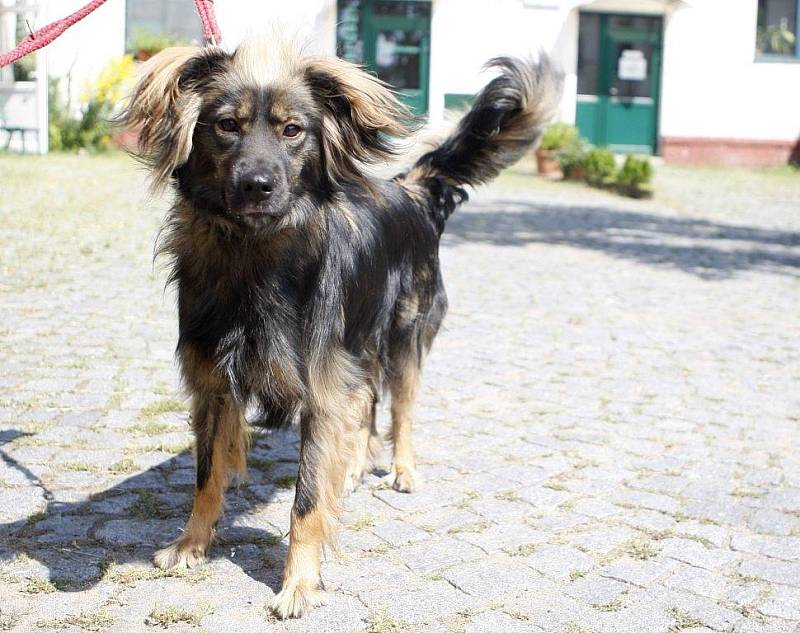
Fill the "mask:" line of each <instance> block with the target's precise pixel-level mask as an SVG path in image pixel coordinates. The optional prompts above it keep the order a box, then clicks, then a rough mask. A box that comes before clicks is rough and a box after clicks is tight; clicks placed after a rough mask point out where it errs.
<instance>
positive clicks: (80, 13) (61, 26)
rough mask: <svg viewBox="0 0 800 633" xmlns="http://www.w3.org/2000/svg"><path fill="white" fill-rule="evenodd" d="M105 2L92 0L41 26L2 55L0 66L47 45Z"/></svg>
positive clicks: (104, 0) (0, 56) (103, 0)
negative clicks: (70, 13)
mask: <svg viewBox="0 0 800 633" xmlns="http://www.w3.org/2000/svg"><path fill="white" fill-rule="evenodd" d="M105 2H106V0H92V1H91V2H90V3H89V4H87V5H86V6H85V7H83V8H82V9H78V10H77V11H76V12H75V13H73V14H72V15H68V16H67V17H65V18H62V19H60V20H56V21H55V22H53V23H52V24H48V25H47V26H43V27H42V28H40V29H39V30H38V31H34V32H33V33H31V34H30V35H28V37H26V38H25V39H24V40H22V41H21V42H20V43H19V45H18V46H17V47H16V48H15V49H14V50H11V51H9V52H8V53H5V54H4V55H0V68H2V67H3V66H8V65H9V64H13V63H14V62H15V61H17V60H18V59H20V58H22V57H25V55H30V54H31V53H32V52H34V51H38V50H39V49H40V48H42V47H44V46H47V45H48V44H49V43H50V42H52V41H53V40H54V39H56V38H57V37H58V36H59V35H61V34H62V33H63V32H64V31H66V30H67V29H68V28H69V27H71V26H72V25H73V24H75V23H76V22H80V21H81V20H83V18H85V17H86V16H87V15H89V14H90V13H91V12H92V11H94V10H95V9H97V8H99V7H100V6H102V5H103V4H105Z"/></svg>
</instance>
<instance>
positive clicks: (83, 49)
mask: <svg viewBox="0 0 800 633" xmlns="http://www.w3.org/2000/svg"><path fill="white" fill-rule="evenodd" d="M85 4H86V0H41V5H40V6H41V10H40V13H39V15H40V16H41V17H40V19H39V24H37V25H36V28H39V27H41V26H44V25H45V24H49V23H50V22H54V21H56V20H59V19H61V18H63V17H65V16H67V15H69V14H70V13H73V12H74V11H77V10H78V9H80V8H81V7H82V6H84V5H85ZM124 53H125V0H109V1H108V2H106V3H105V4H104V5H103V6H101V7H100V8H99V9H97V10H96V11H95V12H94V13H92V14H91V15H89V16H87V17H86V18H84V19H83V20H81V21H80V22H78V23H77V24H75V25H74V26H72V28H69V29H67V30H66V31H65V32H64V34H63V35H62V36H61V37H59V38H58V39H57V40H55V41H54V42H53V43H52V44H50V45H49V46H48V47H47V72H48V75H50V76H51V77H60V78H62V79H63V81H62V84H63V85H62V90H66V84H67V78H68V77H70V78H71V79H70V81H69V84H70V99H71V103H72V106H73V107H77V106H78V105H79V104H80V96H81V93H82V92H83V89H84V86H85V85H86V82H87V81H91V80H93V79H95V78H96V77H97V75H99V74H100V71H101V70H103V68H105V66H106V65H107V64H108V62H109V60H111V59H112V58H113V57H119V56H120V55H123V54H124Z"/></svg>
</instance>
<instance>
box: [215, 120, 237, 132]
mask: <svg viewBox="0 0 800 633" xmlns="http://www.w3.org/2000/svg"><path fill="white" fill-rule="evenodd" d="M217 125H218V126H219V129H220V130H222V131H224V132H238V131H239V124H238V123H237V122H236V120H235V119H221V120H220V121H217Z"/></svg>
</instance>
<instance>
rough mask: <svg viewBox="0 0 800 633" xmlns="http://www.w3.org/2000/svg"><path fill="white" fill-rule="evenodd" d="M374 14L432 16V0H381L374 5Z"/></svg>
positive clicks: (412, 16) (411, 16)
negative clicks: (417, 0)
mask: <svg viewBox="0 0 800 633" xmlns="http://www.w3.org/2000/svg"><path fill="white" fill-rule="evenodd" d="M372 14H373V15H380V16H395V17H401V18H429V17H431V4H430V2H409V0H379V1H378V2H375V4H373V5H372Z"/></svg>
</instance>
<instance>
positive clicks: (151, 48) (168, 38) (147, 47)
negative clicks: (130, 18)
mask: <svg viewBox="0 0 800 633" xmlns="http://www.w3.org/2000/svg"><path fill="white" fill-rule="evenodd" d="M188 43H189V42H188V41H187V40H186V39H185V38H182V37H175V36H172V35H164V34H161V33H153V32H151V31H146V30H143V29H137V30H135V31H134V32H133V35H132V36H131V39H130V42H129V43H128V50H129V51H130V53H131V54H132V55H133V57H135V58H136V59H138V60H139V61H145V60H147V59H149V58H151V57H152V56H153V55H155V54H156V53H158V52H159V51H162V50H164V49H165V48H169V47H170V46H183V45H186V44H188Z"/></svg>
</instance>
